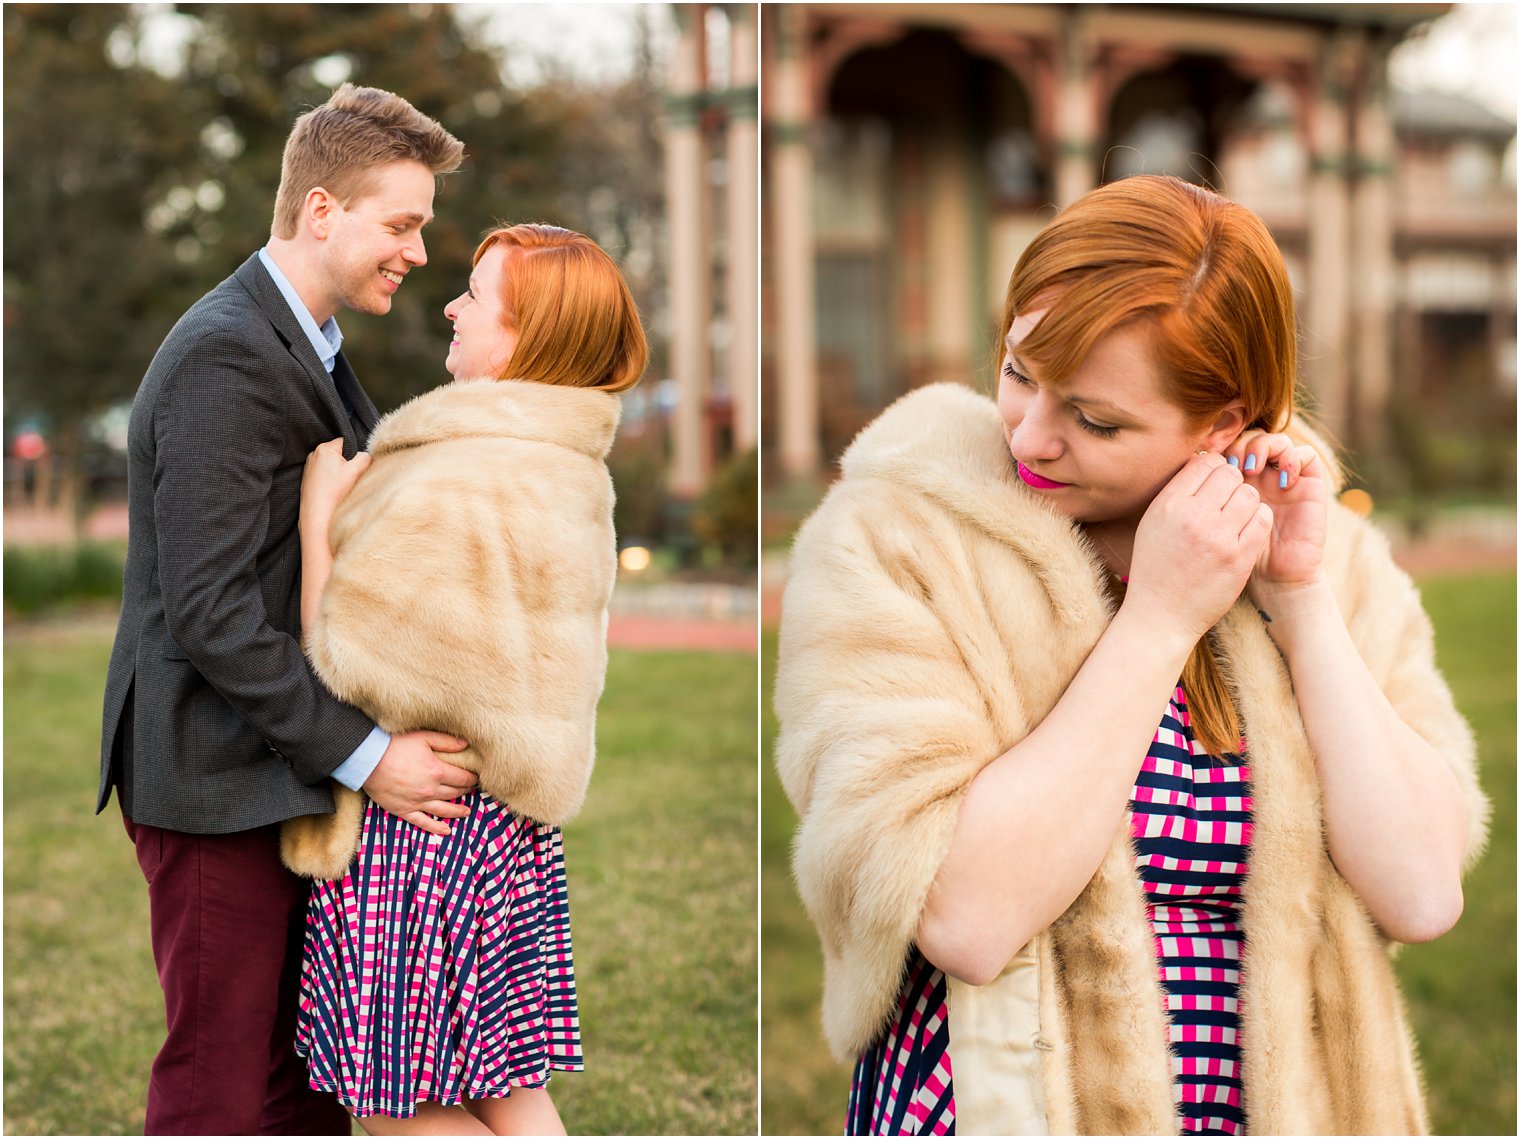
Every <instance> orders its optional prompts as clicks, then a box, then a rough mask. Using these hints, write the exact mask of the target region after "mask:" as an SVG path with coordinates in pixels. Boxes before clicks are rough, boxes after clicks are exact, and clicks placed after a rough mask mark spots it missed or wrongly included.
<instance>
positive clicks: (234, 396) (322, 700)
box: [153, 333, 374, 783]
mask: <svg viewBox="0 0 1520 1139" xmlns="http://www.w3.org/2000/svg"><path fill="white" fill-rule="evenodd" d="M270 371H271V369H270V368H269V366H268V362H267V361H266V360H265V359H264V357H263V356H262V354H261V353H260V352H259V351H258V350H257V349H256V348H255V347H254V346H252V345H250V344H249V343H247V342H245V341H244V340H243V339H242V338H239V337H237V336H235V335H233V334H230V333H218V334H212V335H210V336H206V337H204V338H202V339H201V340H200V341H198V342H197V343H196V344H194V345H193V346H191V348H190V349H189V350H188V351H187V352H186V354H185V356H184V358H183V359H181V360H180V361H179V362H178V364H177V365H176V366H175V368H174V371H173V373H172V374H171V375H170V376H168V377H167V378H166V381H165V383H164V386H163V388H162V390H161V391H160V395H159V401H158V405H157V407H156V409H155V414H154V423H153V428H154V441H155V445H156V453H155V460H154V473H153V494H154V514H155V521H156V526H157V535H156V537H157V542H158V564H159V575H160V587H161V590H162V593H163V599H164V611H165V618H166V620H167V622H168V625H169V631H170V634H171V635H172V636H173V638H174V640H175V641H176V643H177V644H178V645H179V647H180V648H181V649H182V650H184V652H185V655H186V656H187V657H189V659H190V661H191V662H192V663H193V664H194V665H195V667H196V669H197V670H198V671H199V672H200V674H201V675H202V676H203V677H204V678H205V679H206V680H207V682H208V683H210V684H211V685H212V686H213V687H214V688H216V690H217V691H218V692H219V693H220V694H221V695H222V697H223V698H224V699H226V700H227V702H228V703H229V704H231V705H232V706H233V708H234V709H236V710H237V712H238V713H239V715H241V716H242V717H243V719H244V720H246V721H247V722H248V723H249V724H250V725H251V726H252V727H253V728H254V729H255V730H256V731H258V732H259V733H260V734H261V735H262V736H263V737H264V738H265V739H266V740H267V741H268V742H269V744H270V745H271V746H272V747H274V748H275V749H276V750H277V751H278V752H280V754H282V755H283V756H284V757H285V758H286V759H287V760H288V761H289V762H290V764H291V766H292V768H293V769H294V770H295V772H296V774H297V776H298V777H299V778H300V779H302V780H303V781H304V782H307V783H315V782H318V781H319V780H321V779H323V778H325V777H327V776H328V775H330V774H331V773H332V772H333V770H334V769H336V768H337V767H338V766H339V764H341V763H342V762H343V761H344V760H345V759H346V758H348V757H349V756H350V755H351V754H352V753H353V752H354V750H355V749H356V748H357V747H358V746H359V745H360V744H361V743H362V742H363V741H364V740H365V738H366V737H367V736H369V734H370V733H371V731H372V729H373V728H374V724H373V723H372V722H371V721H370V719H369V718H368V717H367V716H365V715H364V714H363V713H362V712H360V711H359V710H358V709H356V708H353V707H351V706H349V705H347V704H343V703H342V702H340V701H338V700H337V699H335V698H334V697H333V696H332V695H331V694H330V693H328V692H327V690H326V689H325V688H323V686H322V684H321V682H320V681H319V680H318V679H317V677H316V676H315V674H313V673H312V671H311V669H310V667H309V666H308V665H307V663H306V660H305V657H304V655H303V654H302V652H301V647H300V645H299V644H297V642H296V639H295V638H294V637H293V636H291V635H290V634H288V633H283V632H280V631H279V630H277V629H275V628H274V627H273V626H271V625H270V623H269V620H268V614H267V612H266V610H265V605H264V595H263V589H262V586H261V584H260V581H259V577H258V573H257V569H258V555H259V551H260V550H261V549H263V548H264V547H265V546H266V543H267V541H268V538H269V536H270V535H269V527H270V521H271V509H270V507H271V498H272V496H273V495H276V494H289V495H291V496H292V497H293V496H294V495H295V494H296V492H297V483H298V480H299V478H300V474H301V467H300V466H299V465H286V464H284V463H283V462H282V460H283V456H284V453H285V447H286V438H287V435H288V432H289V430H290V423H289V421H288V414H287V409H286V407H285V404H284V393H283V392H282V391H281V390H280V388H279V385H278V384H277V383H274V382H271V381H270V379H269V374H270ZM284 480H290V481H289V482H285V481H284ZM291 540H292V542H294V540H295V535H294V534H292V535H291ZM294 553H295V551H292V556H294Z"/></svg>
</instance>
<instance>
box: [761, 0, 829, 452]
mask: <svg viewBox="0 0 1520 1139" xmlns="http://www.w3.org/2000/svg"><path fill="white" fill-rule="evenodd" d="M773 11H774V13H775V22H774V24H773V25H772V26H773V27H774V28H775V29H776V34H777V41H776V52H775V60H776V67H775V73H774V74H773V75H769V76H767V77H766V91H767V92H768V94H769V97H770V99H771V123H772V147H771V203H770V204H771V213H770V221H771V225H772V226H774V227H775V239H774V241H773V242H772V243H771V248H772V250H773V251H774V256H775V267H776V274H775V279H774V283H773V288H774V295H775V297H776V332H777V339H778V341H779V344H778V345H777V351H776V367H777V374H776V379H777V383H776V393H777V403H778V405H779V406H778V407H777V422H778V428H779V430H778V434H779V440H778V442H779V449H780V458H781V470H782V473H783V474H784V475H785V476H786V477H787V478H789V479H795V478H802V479H806V478H812V477H814V476H815V475H817V474H818V473H819V467H820V461H821V455H820V451H821V447H820V443H819V438H818V430H819V422H818V420H819V415H818V369H817V339H818V338H817V333H816V330H815V322H816V319H817V317H816V313H815V310H814V300H813V295H814V265H813V202H812V190H813V156H812V152H811V150H810V149H809V145H810V144H809V138H808V123H809V118H810V113H809V112H810V108H809V105H808V85H807V61H806V59H805V57H804V52H805V51H806V45H805V43H804V40H803V32H804V26H803V25H804V22H805V20H806V15H805V13H804V11H803V10H802V9H801V8H799V7H798V6H796V5H790V4H787V5H778V6H777V7H776V8H774V9H773Z"/></svg>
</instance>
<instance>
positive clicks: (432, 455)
mask: <svg viewBox="0 0 1520 1139" xmlns="http://www.w3.org/2000/svg"><path fill="white" fill-rule="evenodd" d="M619 406H620V405H619V403H618V400H617V398H616V397H615V396H611V395H608V394H607V393H605V392H601V391H596V390H592V389H583V388H569V387H556V386H553V385H548V384H538V383H526V382H520V381H511V380H507V381H493V380H471V381H464V382H458V383H453V384H449V385H446V386H444V387H441V388H437V389H435V390H433V391H430V392H428V393H426V394H424V395H421V396H418V397H417V398H416V399H414V400H412V401H410V402H409V403H406V404H403V405H402V406H401V407H399V408H397V409H396V410H395V411H393V412H391V413H390V414H389V415H387V416H386V417H385V418H384V419H382V420H381V422H380V423H379V425H378V426H376V428H375V431H374V433H373V435H372V437H371V440H370V453H371V454H372V455H373V456H374V461H373V462H372V464H371V465H370V468H369V470H368V471H366V472H365V474H364V475H363V477H362V478H361V479H360V480H359V482H358V484H357V485H356V486H355V488H354V490H353V492H352V493H351V494H350V495H349V497H348V498H347V499H346V500H345V501H344V502H343V503H342V505H341V506H340V507H339V509H338V512H337V514H336V516H335V517H334V520H333V525H332V531H331V539H332V545H333V571H332V577H331V579H330V580H329V582H328V585H327V588H326V590H325V592H324V593H323V596H322V605H321V611H320V614H319V616H318V619H317V621H316V624H315V626H314V627H313V628H312V629H310V630H309V631H308V633H307V636H306V651H307V655H308V656H309V658H310V659H311V662H312V666H313V668H314V669H315V670H316V672H317V675H318V676H319V677H321V679H322V681H323V683H325V684H326V685H327V687H328V688H329V689H330V690H331V691H332V692H333V694H334V695H336V696H337V697H339V698H340V699H342V700H346V701H347V702H349V703H351V704H354V705H356V706H357V707H359V708H361V709H363V710H364V711H365V712H366V713H367V714H368V715H369V716H370V717H371V718H372V719H374V721H375V722H376V723H377V724H379V725H380V727H382V728H383V729H385V730H386V731H387V732H390V733H391V734H393V735H394V734H397V733H401V732H407V731H412V730H416V729H423V728H426V729H431V730H435V731H441V732H449V733H452V734H454V735H458V736H461V737H463V738H464V739H467V740H469V741H470V744H471V746H470V748H469V749H468V750H467V751H465V752H462V753H460V754H458V755H450V756H448V757H447V758H448V760H449V761H450V762H452V763H456V764H458V765H459V766H461V767H467V768H469V769H470V770H472V771H475V772H477V773H478V774H479V776H480V785H481V787H482V789H484V790H486V791H488V792H489V793H490V794H491V795H493V796H494V797H495V798H497V799H498V800H500V801H501V802H503V803H504V804H506V805H507V806H509V807H510V808H511V809H512V810H513V811H516V812H517V813H519V814H522V815H525V816H527V817H530V818H533V819H535V820H537V821H539V822H544V823H556V824H557V823H563V822H565V821H567V820H568V819H569V818H570V817H571V816H573V815H574V814H575V812H576V811H577V810H578V809H579V807H580V804H581V801H582V799H583V798H584V795H585V791H586V784H587V781H588V780H589V778H590V774H591V767H592V763H593V757H594V755H595V733H596V703H597V700H598V698H599V697H600V695H601V690H602V684H603V680H604V677H605V674H606V666H607V648H606V631H607V601H608V598H609V597H610V595H611V592H612V585H613V580H614V577H615V575H616V542H615V538H614V535H613V530H612V502H613V492H612V482H611V479H610V477H609V476H608V473H607V467H606V464H605V462H604V459H605V457H606V455H607V451H608V449H609V448H610V447H611V445H612V438H613V434H614V432H615V430H616V427H617V420H618V412H619ZM334 792H335V798H336V810H335V812H334V813H333V814H331V815H308V816H304V817H301V818H296V819H290V820H288V821H287V822H286V823H285V824H284V827H283V830H282V834H281V844H280V845H281V855H282V857H283V858H284V860H285V863H286V865H288V866H289V867H290V868H291V869H292V870H295V871H296V872H297V873H300V874H306V875H310V876H313V877H320V878H337V877H341V876H342V875H343V874H344V873H345V872H346V870H347V867H348V864H349V862H350V860H351V859H352V857H353V855H354V852H355V850H356V849H357V847H358V841H359V822H360V819H361V817H362V814H363V810H364V802H365V799H364V796H363V795H362V794H361V793H358V792H353V791H349V790H348V789H347V788H343V787H339V786H337V785H336V784H334Z"/></svg>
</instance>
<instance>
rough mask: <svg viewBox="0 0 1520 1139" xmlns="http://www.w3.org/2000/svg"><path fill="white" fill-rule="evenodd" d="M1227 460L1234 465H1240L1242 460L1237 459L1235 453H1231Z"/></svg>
mask: <svg viewBox="0 0 1520 1139" xmlns="http://www.w3.org/2000/svg"><path fill="white" fill-rule="evenodd" d="M1225 462H1227V463H1229V464H1230V466H1232V467H1238V466H1240V460H1239V459H1237V458H1236V457H1235V456H1234V455H1231V456H1230V457H1229V458H1228V459H1226V460H1225Z"/></svg>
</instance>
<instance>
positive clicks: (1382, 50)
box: [1347, 44, 1397, 459]
mask: <svg viewBox="0 0 1520 1139" xmlns="http://www.w3.org/2000/svg"><path fill="white" fill-rule="evenodd" d="M1361 95H1362V98H1361V100H1360V102H1359V103H1358V105H1357V112H1356V127H1355V130H1354V132H1353V133H1354V138H1355V143H1356V162H1355V168H1354V175H1355V177H1356V186H1355V189H1354V190H1353V192H1352V210H1351V217H1352V231H1351V255H1352V256H1351V263H1352V264H1353V265H1355V266H1356V281H1355V288H1356V299H1355V317H1354V321H1355V323H1354V328H1353V336H1354V340H1353V343H1352V356H1351V359H1352V363H1353V368H1354V373H1353V375H1354V382H1353V384H1352V393H1351V394H1352V401H1351V407H1350V409H1349V412H1350V416H1351V422H1350V424H1349V427H1350V432H1349V437H1348V439H1347V442H1349V443H1352V444H1353V445H1354V446H1355V447H1356V448H1357V450H1358V451H1360V452H1361V454H1362V456H1363V457H1364V458H1369V459H1375V458H1376V457H1378V456H1379V455H1380V454H1381V453H1382V452H1383V451H1384V450H1385V448H1386V446H1387V443H1388V439H1389V431H1388V404H1389V400H1390V398H1391V396H1392V391H1393V338H1394V327H1393V309H1394V281H1395V275H1396V272H1397V269H1396V262H1395V258H1394V248H1393V241H1394V217H1393V211H1394V203H1393V166H1394V162H1395V161H1396V154H1397V152H1396V149H1395V145H1394V137H1393V116H1392V114H1391V112H1390V110H1389V106H1388V52H1387V49H1386V47H1383V46H1382V45H1378V44H1374V45H1371V50H1370V51H1368V52H1367V54H1366V57H1365V59H1364V70H1363V87H1362V91H1361Z"/></svg>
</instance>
